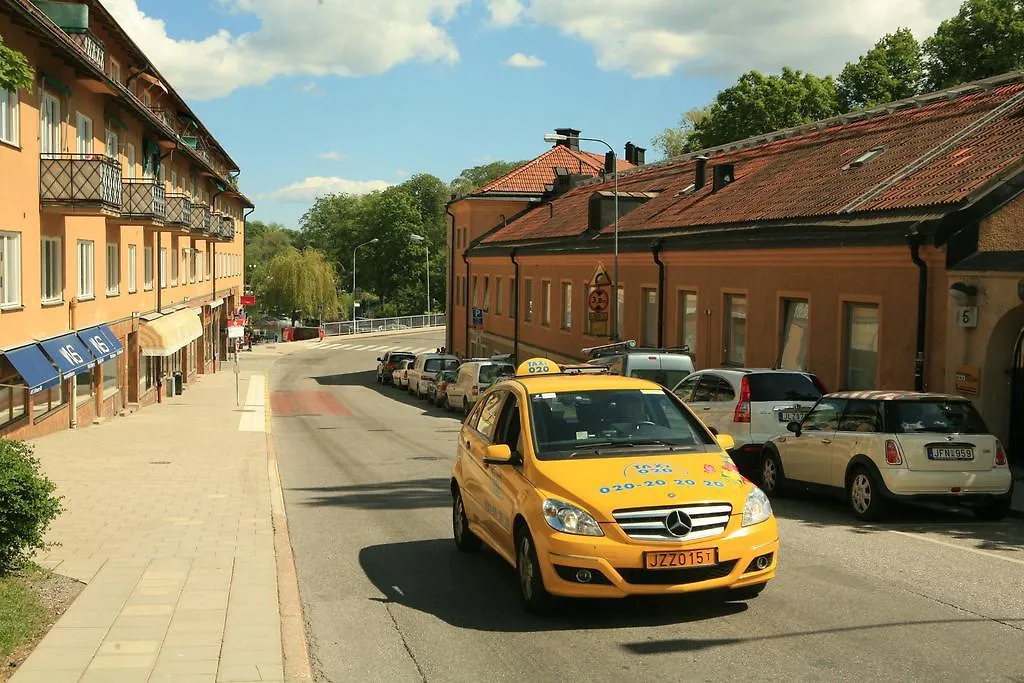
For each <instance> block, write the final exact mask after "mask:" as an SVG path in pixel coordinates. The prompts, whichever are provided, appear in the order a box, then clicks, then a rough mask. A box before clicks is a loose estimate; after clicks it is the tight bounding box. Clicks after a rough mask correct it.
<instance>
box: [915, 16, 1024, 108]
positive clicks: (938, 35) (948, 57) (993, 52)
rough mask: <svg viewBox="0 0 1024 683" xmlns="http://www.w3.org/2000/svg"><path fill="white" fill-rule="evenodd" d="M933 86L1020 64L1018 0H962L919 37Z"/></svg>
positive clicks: (1022, 32)
mask: <svg viewBox="0 0 1024 683" xmlns="http://www.w3.org/2000/svg"><path fill="white" fill-rule="evenodd" d="M924 55H925V61H926V66H927V69H928V85H929V86H931V87H932V88H934V89H942V88H949V87H952V86H954V85H958V84H960V83H966V82H968V81H975V80H979V79H982V78H988V77H989V76H997V75H999V74H1001V73H1006V72H1008V71H1016V70H1018V69H1021V68H1024V0H965V2H964V3H963V4H962V5H961V6H960V11H959V12H958V13H957V15H956V16H955V17H952V18H950V19H947V20H946V21H944V22H942V23H941V24H939V27H938V28H937V29H936V30H935V35H933V36H932V37H931V38H929V39H928V40H926V41H924Z"/></svg>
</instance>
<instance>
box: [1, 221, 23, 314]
mask: <svg viewBox="0 0 1024 683" xmlns="http://www.w3.org/2000/svg"><path fill="white" fill-rule="evenodd" d="M20 305H21V233H19V232H0V308H3V307H12V306H20Z"/></svg>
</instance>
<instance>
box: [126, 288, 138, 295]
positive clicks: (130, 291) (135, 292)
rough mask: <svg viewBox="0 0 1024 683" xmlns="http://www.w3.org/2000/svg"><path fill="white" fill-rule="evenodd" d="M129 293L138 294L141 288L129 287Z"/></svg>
mask: <svg viewBox="0 0 1024 683" xmlns="http://www.w3.org/2000/svg"><path fill="white" fill-rule="evenodd" d="M128 293H129V294H138V293H139V290H137V289H129V290H128Z"/></svg>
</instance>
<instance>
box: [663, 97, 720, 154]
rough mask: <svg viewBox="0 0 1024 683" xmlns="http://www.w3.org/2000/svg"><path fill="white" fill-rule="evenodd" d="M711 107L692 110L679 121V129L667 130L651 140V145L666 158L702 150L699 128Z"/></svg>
mask: <svg viewBox="0 0 1024 683" xmlns="http://www.w3.org/2000/svg"><path fill="white" fill-rule="evenodd" d="M709 109H710V107H704V108H703V109H691V110H690V111H688V112H686V113H685V114H683V116H682V118H681V119H679V127H678V128H666V129H665V130H663V131H662V132H661V133H659V134H658V135H655V136H654V138H653V139H652V140H651V145H652V146H653V147H654V148H655V149H656V150H659V151H660V152H661V153H662V154H664V155H665V158H667V159H671V158H672V157H677V156H681V155H683V154H689V153H690V152H696V151H697V150H699V149H700V143H699V141H698V139H697V126H698V125H700V123H701V122H702V121H704V119H706V118H707V117H708V110H709Z"/></svg>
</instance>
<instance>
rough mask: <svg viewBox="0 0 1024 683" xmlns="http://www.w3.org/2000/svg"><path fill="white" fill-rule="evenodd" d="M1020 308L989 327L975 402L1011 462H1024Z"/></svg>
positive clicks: (1022, 308) (1023, 322) (1023, 319)
mask: <svg viewBox="0 0 1024 683" xmlns="http://www.w3.org/2000/svg"><path fill="white" fill-rule="evenodd" d="M1022 331H1024V306H1016V307H1014V308H1012V309H1011V310H1009V311H1007V312H1006V314H1004V315H1003V317H1002V318H1001V319H1000V320H999V322H998V323H996V325H995V327H993V328H992V333H991V335H990V336H989V339H988V346H987V348H986V350H985V367H984V369H983V371H982V377H981V395H980V396H979V397H978V400H977V401H976V402H977V404H978V408H979V409H980V410H981V414H982V416H983V417H984V418H985V422H986V423H987V424H988V427H989V429H991V430H992V432H993V433H994V434H995V435H996V436H998V437H999V439H1000V440H1002V442H1003V444H1005V445H1006V449H1007V452H1008V455H1009V457H1010V458H1011V459H1013V460H1014V461H1015V463H1021V462H1024V415H1022V412H1024V370H1022V369H1021V365H1022V362H1021V353H1022V348H1021V346H1022V343H1024V342H1022V341H1021V333H1022Z"/></svg>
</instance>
